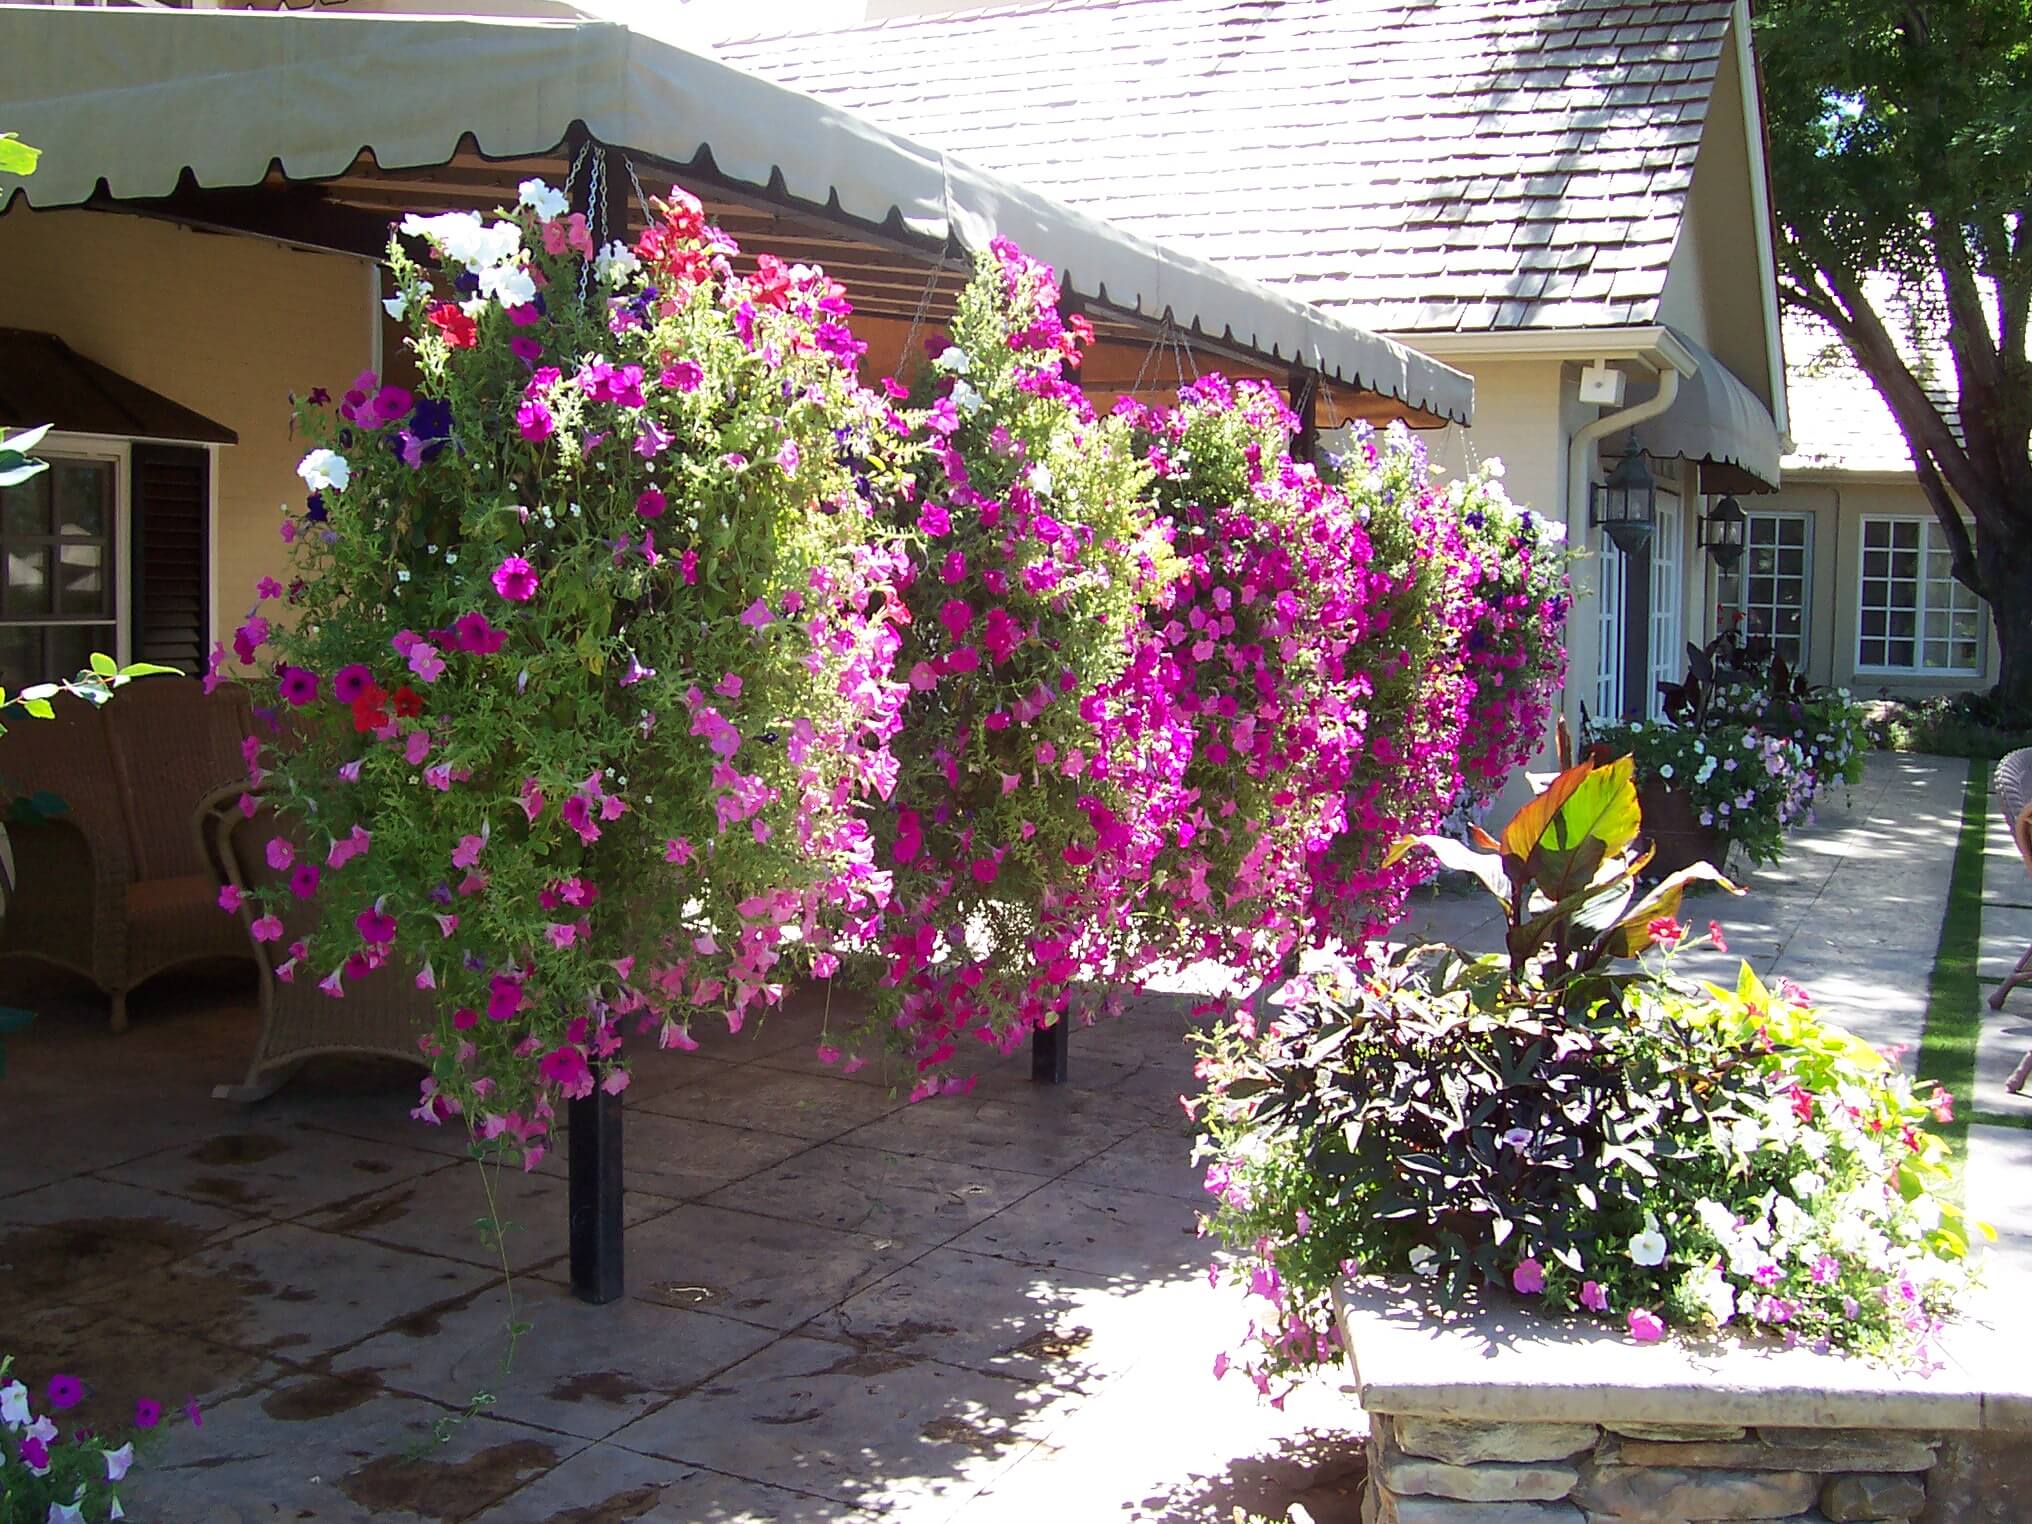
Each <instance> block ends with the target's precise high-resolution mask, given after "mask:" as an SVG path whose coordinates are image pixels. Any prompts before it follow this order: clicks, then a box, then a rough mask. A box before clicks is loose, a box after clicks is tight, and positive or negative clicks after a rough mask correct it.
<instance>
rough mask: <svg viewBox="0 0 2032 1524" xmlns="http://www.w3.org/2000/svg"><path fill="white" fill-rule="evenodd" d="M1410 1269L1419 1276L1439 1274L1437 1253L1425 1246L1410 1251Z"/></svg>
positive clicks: (1421, 1245)
mask: <svg viewBox="0 0 2032 1524" xmlns="http://www.w3.org/2000/svg"><path fill="white" fill-rule="evenodd" d="M1411 1268H1412V1269H1413V1270H1416V1271H1417V1272H1418V1273H1419V1274H1420V1275H1437V1274H1439V1253H1438V1251H1437V1250H1435V1249H1432V1248H1429V1247H1428V1246H1427V1245H1425V1244H1420V1245H1419V1246H1418V1247H1417V1248H1415V1249H1413V1250H1412V1251H1411Z"/></svg>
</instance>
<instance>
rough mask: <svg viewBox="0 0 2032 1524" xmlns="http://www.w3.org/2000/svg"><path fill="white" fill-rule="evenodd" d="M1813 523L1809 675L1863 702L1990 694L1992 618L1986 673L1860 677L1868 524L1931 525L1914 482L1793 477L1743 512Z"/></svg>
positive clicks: (1993, 676) (1992, 678)
mask: <svg viewBox="0 0 2032 1524" xmlns="http://www.w3.org/2000/svg"><path fill="white" fill-rule="evenodd" d="M1744 506H1746V507H1748V508H1749V509H1750V510H1751V511H1752V512H1757V511H1760V510H1769V511H1773V512H1781V513H1804V514H1809V515H1811V516H1812V527H1813V532H1812V536H1811V539H1812V545H1813V554H1812V560H1811V564H1810V567H1809V575H1810V577H1811V585H1810V587H1809V589H1808V596H1809V600H1810V606H1811V608H1812V622H1811V625H1810V635H1809V639H1808V645H1807V675H1808V676H1809V677H1810V678H1812V680H1813V681H1815V682H1819V683H1832V684H1834V685H1835V686H1837V687H1842V688H1847V689H1848V690H1849V691H1850V692H1852V693H1854V694H1855V695H1856V696H1857V697H1858V698H1877V697H1880V696H1886V695H1888V696H1889V697H1892V698H1911V697H1921V696H1924V695H1927V694H1934V693H1960V692H1965V691H1968V690H1972V689H1981V688H1988V687H1990V686H1991V685H1992V684H1994V683H1995V682H1996V681H1997V667H1998V655H1997V641H1996V636H1995V633H1994V629H1993V627H1992V626H1991V624H1990V619H1989V613H1988V610H1987V609H1985V610H1984V613H1983V624H1984V630H1985V636H1986V638H1985V640H1984V655H1983V664H1982V671H1981V672H1980V673H1979V674H1977V675H1976V676H1973V677H1934V678H1928V677H1920V676H1916V675H1915V676H1912V677H1902V676H1893V675H1887V674H1885V673H1882V672H1860V673H1859V672H1858V671H1857V670H1856V624H1857V614H1858V610H1859V606H1860V603H1861V568H1862V562H1861V555H1862V536H1863V528H1862V525H1863V520H1864V519H1865V518H1867V517H1873V516H1877V515H1892V516H1898V517H1909V518H1914V519H1920V520H1924V521H1928V522H1930V521H1931V520H1932V518H1933V510H1932V509H1931V508H1930V507H1928V506H1927V502H1926V496H1925V494H1924V493H1923V492H1921V491H1920V490H1919V483H1918V482H1917V481H1915V480H1913V479H1912V478H1910V477H1906V478H1904V479H1903V480H1897V479H1876V480H1869V479H1858V478H1856V477H1854V476H1852V475H1850V476H1845V475H1842V474H1840V473H1826V472H1788V473H1787V475H1786V477H1785V485H1784V488H1783V490H1781V491H1779V492H1778V493H1776V494H1774V495H1772V496H1769V497H1761V498H1758V499H1757V500H1756V501H1755V502H1746V503H1745V505H1744Z"/></svg>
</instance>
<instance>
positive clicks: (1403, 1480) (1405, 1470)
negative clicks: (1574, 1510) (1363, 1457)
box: [1376, 1443, 1580, 1503]
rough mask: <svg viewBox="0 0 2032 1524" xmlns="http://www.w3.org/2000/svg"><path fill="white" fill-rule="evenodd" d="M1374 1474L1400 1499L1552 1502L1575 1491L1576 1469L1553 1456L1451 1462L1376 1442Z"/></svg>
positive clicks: (1578, 1479) (1577, 1476)
mask: <svg viewBox="0 0 2032 1524" xmlns="http://www.w3.org/2000/svg"><path fill="white" fill-rule="evenodd" d="M1378 1460H1379V1462H1380V1464H1378V1465H1377V1467H1376V1478H1377V1480H1378V1481H1380V1482H1381V1483H1382V1484H1383V1486H1384V1488H1385V1489H1387V1490H1388V1491H1390V1492H1392V1493H1395V1494H1396V1495H1397V1496H1398V1497H1399V1498H1400V1499H1402V1498H1404V1497H1407V1496H1418V1497H1434V1498H1453V1499H1457V1500H1459V1501H1460V1502H1463V1503H1512V1502H1536V1503H1556V1502H1558V1501H1559V1500H1560V1499H1561V1498H1563V1497H1565V1496H1566V1495H1567V1494H1568V1493H1569V1492H1571V1491H1573V1489H1574V1485H1575V1484H1576V1483H1577V1482H1579V1481H1580V1472H1579V1471H1577V1470H1575V1469H1574V1468H1573V1467H1572V1466H1561V1465H1558V1464H1555V1463H1554V1462H1551V1461H1532V1462H1523V1463H1519V1462H1514V1461H1485V1462H1483V1463H1482V1464H1480V1465H1475V1466H1454V1465H1449V1464H1448V1463H1447V1462H1445V1461H1436V1460H1424V1459H1421V1458H1420V1457H1418V1456H1414V1455H1406V1454H1405V1453H1404V1452H1403V1451H1402V1450H1400V1449H1398V1448H1397V1446H1396V1445H1394V1444H1390V1443H1385V1444H1383V1445H1382V1446H1381V1447H1380V1455H1379V1456H1378Z"/></svg>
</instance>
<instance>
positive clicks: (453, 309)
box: [429, 302, 480, 349]
mask: <svg viewBox="0 0 2032 1524" xmlns="http://www.w3.org/2000/svg"><path fill="white" fill-rule="evenodd" d="M429 317H430V322H431V326H432V327H433V328H435V329H436V330H437V331H438V332H439V333H441V334H443V335H444V341H445V343H446V344H448V345H450V346H451V347H452V348H453V349H474V348H477V347H478V346H479V342H480V326H479V324H477V323H475V322H474V321H473V320H472V319H471V318H469V317H467V316H466V310H465V308H463V307H461V306H459V305H457V304H456V303H454V302H433V303H432V304H431V308H430V312H429Z"/></svg>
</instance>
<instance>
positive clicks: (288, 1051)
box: [198, 787, 437, 1105]
mask: <svg viewBox="0 0 2032 1524" xmlns="http://www.w3.org/2000/svg"><path fill="white" fill-rule="evenodd" d="M244 797H245V791H244V790H242V789H240V788H238V787H233V788H225V789H220V790H219V791H218V792H216V793H215V794H213V795H212V796H211V798H210V799H208V800H206V801H205V802H204V804H203V805H202V806H200V808H199V812H198V833H199V836H200V839H201V841H202V843H203V845H204V847H205V850H206V853H207V855H208V856H210V857H211V858H212V859H213V861H214V862H216V863H217V865H218V869H219V872H220V875H221V877H222V878H223V879H224V881H225V882H227V883H232V884H237V885H239V886H240V888H242V889H257V888H263V889H265V888H273V887H276V886H278V885H280V884H281V883H282V882H283V881H284V880H285V879H286V878H287V876H288V875H287V872H286V871H285V870H281V869H276V868H271V867H270V866H269V865H268V843H269V842H270V841H271V840H272V839H274V838H275V837H276V836H278V835H280V836H285V837H290V838H292V840H293V841H294V844H295V845H296V846H297V848H298V850H299V851H301V850H302V846H303V843H302V842H301V841H295V840H294V837H295V833H294V832H293V831H291V830H290V828H289V827H288V826H287V825H285V824H284V823H283V822H281V821H280V820H279V819H278V817H277V816H276V813H275V810H274V808H273V806H272V805H270V804H269V803H267V802H266V801H263V802H262V803H261V804H260V805H259V807H258V808H257V809H256V810H255V812H254V813H253V814H252V815H251V816H250V815H248V814H246V813H245V812H244V811H243V810H242V808H241V806H240V801H241V800H242V798H244ZM283 900H284V908H283V910H282V912H281V915H282V924H283V936H282V940H281V941H279V942H266V943H257V942H254V941H253V939H252V928H253V916H254V910H253V908H252V907H251V906H248V905H243V906H242V907H241V910H240V919H241V921H242V923H243V924H244V926H245V927H246V930H245V931H242V932H241V933H240V934H241V935H242V936H243V937H245V938H246V939H247V945H249V946H251V947H252V948H253V950H254V961H255V964H256V966H257V968H258V969H259V970H260V976H261V1031H260V1035H259V1036H258V1037H257V1038H256V1039H255V1042H254V1053H253V1056H252V1057H251V1058H250V1059H249V1060H248V1062H247V1077H246V1079H245V1080H243V1081H242V1082H241V1083H240V1084H238V1085H219V1086H216V1087H215V1088H214V1089H213V1091H212V1095H213V1097H214V1098H215V1099H217V1100H222V1101H237V1102H239V1103H241V1104H242V1105H251V1104H252V1103H253V1102H255V1101H259V1100H262V1099H264V1098H265V1097H267V1096H270V1095H273V1094H274V1093H275V1092H276V1091H277V1090H279V1089H281V1088H282V1086H284V1085H285V1084H287V1083H288V1082H289V1080H290V1078H291V1077H292V1076H293V1075H294V1074H295V1073H296V1071H297V1070H298V1069H299V1068H301V1067H302V1065H303V1063H304V1061H305V1060H306V1059H310V1058H317V1057H320V1056H323V1055H327V1054H367V1055H373V1056H379V1057H388V1058H397V1059H401V1060H403V1061H405V1062H407V1063H412V1064H422V1063H424V1062H425V1060H424V1058H423V1055H422V1052H421V1050H420V1049H419V1048H418V1047H417V1038H418V1037H419V1036H420V1035H422V1034H423V1033H424V1032H426V1031H428V1030H430V1029H431V1028H432V1027H433V1026H434V1025H435V1024H436V1015H437V1011H436V1006H435V1004H434V1003H433V1001H432V999H431V996H430V995H429V994H428V993H427V992H426V991H423V990H419V989H417V988H416V985H415V982H414V981H413V980H412V979H410V978H408V977H406V976H404V975H403V974H401V973H399V972H398V971H397V970H395V969H393V968H384V969H382V970H380V971H379V972H377V973H375V974H372V975H370V976H369V977H368V978H367V979H365V980H363V981H357V982H354V983H352V984H351V985H349V987H348V989H347V991H346V998H345V999H343V1000H334V999H332V998H331V997H330V996H329V995H327V994H325V993H324V992H323V991H322V990H320V989H319V988H318V978H317V975H316V974H314V973H310V972H305V973H303V974H300V975H299V976H298V977H297V978H295V979H291V980H288V981H284V980H281V979H278V978H276V977H275V965H276V963H277V961H278V960H279V959H281V958H286V957H287V956H288V954H287V952H286V951H285V949H286V948H287V947H288V946H289V944H290V943H291V942H294V941H296V940H297V939H298V938H300V937H302V936H304V935H305V934H306V933H308V932H309V931H310V929H311V928H312V927H313V926H314V925H315V924H316V922H317V915H318V912H317V910H316V908H315V907H314V906H310V905H305V904H303V903H301V902H299V901H297V900H296V899H294V898H292V897H290V896H288V895H284V896H283ZM221 919H224V917H221Z"/></svg>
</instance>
